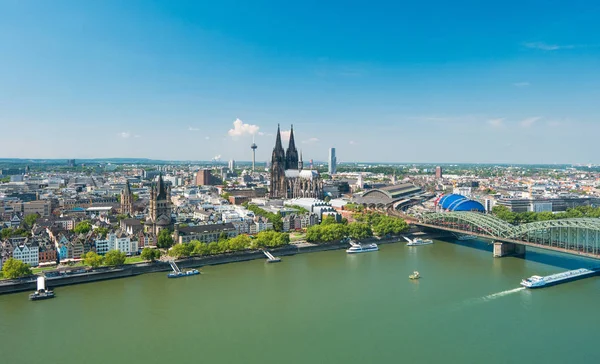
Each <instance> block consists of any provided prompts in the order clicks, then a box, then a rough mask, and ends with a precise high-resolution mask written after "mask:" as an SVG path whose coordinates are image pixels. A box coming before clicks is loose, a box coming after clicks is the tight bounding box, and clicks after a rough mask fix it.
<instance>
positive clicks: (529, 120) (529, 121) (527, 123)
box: [521, 116, 542, 128]
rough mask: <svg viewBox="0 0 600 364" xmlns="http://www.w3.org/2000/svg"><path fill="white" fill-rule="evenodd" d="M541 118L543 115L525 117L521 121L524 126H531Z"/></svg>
mask: <svg viewBox="0 0 600 364" xmlns="http://www.w3.org/2000/svg"><path fill="white" fill-rule="evenodd" d="M541 118H542V117H541V116H534V117H531V118H527V119H524V120H522V121H521V126H522V127H524V128H529V127H531V126H532V125H533V124H535V122H536V121H538V120H540V119H541Z"/></svg>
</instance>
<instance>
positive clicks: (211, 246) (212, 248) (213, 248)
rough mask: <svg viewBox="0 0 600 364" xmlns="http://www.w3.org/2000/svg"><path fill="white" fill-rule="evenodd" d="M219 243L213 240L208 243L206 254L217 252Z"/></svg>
mask: <svg viewBox="0 0 600 364" xmlns="http://www.w3.org/2000/svg"><path fill="white" fill-rule="evenodd" d="M219 253H220V251H219V243H217V242H216V241H213V242H212V243H210V244H208V254H209V255H214V254H219Z"/></svg>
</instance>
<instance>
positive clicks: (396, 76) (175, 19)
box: [0, 1, 600, 164]
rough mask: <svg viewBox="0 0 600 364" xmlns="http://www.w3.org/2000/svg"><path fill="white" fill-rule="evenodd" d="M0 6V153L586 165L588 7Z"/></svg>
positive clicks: (593, 116) (590, 125) (594, 114)
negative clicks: (286, 151)
mask: <svg viewBox="0 0 600 364" xmlns="http://www.w3.org/2000/svg"><path fill="white" fill-rule="evenodd" d="M1 3H2V5H1V6H2V8H3V11H2V12H0V51H2V54H3V55H5V56H4V57H3V58H2V59H0V77H1V78H2V79H3V85H4V87H3V88H2V89H1V90H0V100H2V101H0V106H1V107H0V124H1V125H2V130H3V137H4V138H3V140H2V141H3V146H4V148H3V150H2V157H5V158H59V159H71V158H75V159H88V158H116V157H125V158H150V159H160V160H210V159H212V158H214V157H216V156H221V159H222V160H229V159H235V160H244V161H249V160H251V150H250V145H251V144H252V142H253V140H254V141H255V142H256V144H257V145H258V149H257V151H256V159H257V161H260V162H262V161H265V160H268V159H269V154H270V147H269V146H272V145H273V142H274V140H275V137H274V134H275V131H276V126H277V124H278V123H280V124H281V125H282V126H283V129H282V131H286V130H289V129H287V128H288V127H287V126H288V125H290V124H295V125H297V126H298V132H297V133H296V141H297V145H298V149H299V150H302V151H303V153H304V159H305V160H309V159H314V160H322V161H324V160H326V159H327V154H328V150H329V148H331V147H335V148H336V152H337V154H338V155H339V157H340V162H346V161H348V162H349V161H357V162H363V161H364V162H367V161H377V162H382V163H386V162H388V163H389V162H398V163H401V162H407V163H517V164H530V163H536V164H537V163H540V164H546V163H567V164H570V163H582V164H587V163H595V164H597V163H600V157H599V156H597V153H595V150H594V149H595V148H594V147H595V141H596V139H597V137H596V135H598V133H600V123H598V122H597V121H598V117H599V114H600V113H599V112H598V110H597V108H596V107H594V105H595V101H596V100H597V98H598V96H599V95H598V90H597V88H596V87H595V85H597V84H598V82H599V81H600V72H599V71H598V69H597V67H596V62H597V61H596V60H597V58H598V56H599V55H600V44H598V43H597V38H598V34H599V33H600V27H599V26H598V25H597V22H596V21H595V19H594V14H595V12H594V11H593V9H592V8H594V7H596V8H597V7H598V6H599V5H596V4H586V5H585V7H583V8H579V7H578V6H575V5H573V4H569V5H564V6H561V5H556V4H552V5H549V4H547V3H542V2H535V1H534V2H531V3H528V4H521V3H516V2H514V3H507V4H503V6H502V7H501V8H494V9H492V8H490V7H489V4H469V6H466V4H465V6H457V4H445V3H443V2H439V3H436V4H435V5H434V6H432V5H431V4H428V5H419V4H412V5H393V4H387V5H383V6H379V7H374V8H372V9H358V8H354V9H353V8H343V9H342V8H340V7H338V6H336V5H333V4H331V5H328V4H325V5H323V4H320V5H319V11H313V10H312V8H311V6H310V4H305V7H304V9H292V8H286V7H273V6H268V4H253V5H252V7H249V5H245V4H243V3H227V2H226V3H220V4H196V3H194V2H178V3H177V4H169V3H167V2H155V3H152V4H150V3H120V2H116V1H114V2H113V1H106V2H102V3H98V4H91V3H79V2H74V1H63V2H57V3H53V4H44V3H42V2H39V3H33V2H31V3H21V2H1ZM542 5H543V6H542ZM491 10H493V14H491ZM115 14H118V15H115ZM106 24H110V26H109V27H107V26H106ZM274 30H277V31H274ZM282 137H285V133H282ZM165 144H166V145H165Z"/></svg>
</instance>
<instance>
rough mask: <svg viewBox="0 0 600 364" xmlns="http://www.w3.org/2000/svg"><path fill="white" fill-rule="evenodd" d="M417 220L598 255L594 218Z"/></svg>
mask: <svg viewBox="0 0 600 364" xmlns="http://www.w3.org/2000/svg"><path fill="white" fill-rule="evenodd" d="M419 221H420V222H421V223H423V224H428V225H435V226H439V227H440V228H442V229H444V228H449V229H454V230H460V231H464V232H465V233H469V232H471V233H477V234H482V235H487V236H489V237H490V238H496V239H500V240H508V241H521V242H526V243H532V244H536V245H540V246H543V247H549V248H558V249H565V250H569V251H572V252H581V253H586V254H592V255H600V219H597V218H574V219H561V220H548V221H536V222H531V223H527V224H521V225H511V224H509V223H507V222H505V221H503V220H500V219H499V218H497V217H495V216H492V215H486V214H481V213H477V212H438V213H431V214H425V215H423V216H422V217H421V218H420V219H419Z"/></svg>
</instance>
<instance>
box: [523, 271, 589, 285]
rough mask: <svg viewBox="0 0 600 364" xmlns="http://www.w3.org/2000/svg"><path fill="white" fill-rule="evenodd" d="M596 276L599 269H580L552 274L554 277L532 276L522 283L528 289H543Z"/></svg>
mask: <svg viewBox="0 0 600 364" xmlns="http://www.w3.org/2000/svg"><path fill="white" fill-rule="evenodd" d="M596 274H598V269H597V268H595V269H587V268H580V269H575V270H570V271H567V272H561V273H556V274H552V275H549V276H545V277H542V276H531V277H529V278H526V279H523V280H522V281H521V286H523V287H527V288H542V287H548V286H553V285H555V284H559V283H566V282H570V281H574V280H577V279H581V278H585V277H589V276H592V275H596Z"/></svg>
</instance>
